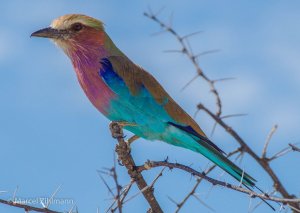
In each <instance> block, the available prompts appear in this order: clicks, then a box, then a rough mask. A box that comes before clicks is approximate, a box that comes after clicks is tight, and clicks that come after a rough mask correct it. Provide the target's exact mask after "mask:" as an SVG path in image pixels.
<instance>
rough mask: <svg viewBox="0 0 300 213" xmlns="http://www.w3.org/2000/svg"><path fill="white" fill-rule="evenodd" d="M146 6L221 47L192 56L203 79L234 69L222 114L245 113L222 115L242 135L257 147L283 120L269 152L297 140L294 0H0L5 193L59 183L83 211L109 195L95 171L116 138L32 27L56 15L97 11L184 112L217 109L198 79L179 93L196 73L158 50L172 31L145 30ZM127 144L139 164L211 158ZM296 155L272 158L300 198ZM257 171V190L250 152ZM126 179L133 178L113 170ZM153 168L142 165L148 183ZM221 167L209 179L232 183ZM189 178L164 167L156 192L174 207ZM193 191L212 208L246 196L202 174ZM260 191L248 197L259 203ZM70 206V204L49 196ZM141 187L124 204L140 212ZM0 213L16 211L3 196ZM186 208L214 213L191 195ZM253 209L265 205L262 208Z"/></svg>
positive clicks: (219, 137)
mask: <svg viewBox="0 0 300 213" xmlns="http://www.w3.org/2000/svg"><path fill="white" fill-rule="evenodd" d="M148 7H151V8H152V10H154V11H156V10H159V9H160V8H161V7H165V10H164V11H163V13H162V14H161V15H160V16H161V18H162V19H163V20H166V21H168V19H169V16H170V14H172V13H173V26H174V28H175V29H176V30H177V31H178V32H179V33H181V34H187V33H190V32H194V31H198V30H203V31H204V33H202V34H200V35H198V36H196V37H193V38H192V39H191V40H190V41H191V43H192V45H193V49H194V51H195V52H202V51H206V50H210V49H221V52H219V53H216V54H212V55H207V56H203V57H202V58H201V59H200V65H201V67H202V68H203V70H204V71H205V72H206V73H207V75H208V76H210V77H211V78H223V77H235V78H236V80H234V81H230V82H224V83H220V84H219V85H218V89H219V90H220V93H221V96H222V98H223V102H224V114H232V113H248V116H246V117H241V118H235V119H231V120H228V123H229V124H230V125H231V126H233V127H234V128H235V129H236V130H237V131H238V132H239V133H240V134H241V135H242V137H243V138H245V139H246V141H247V142H248V143H249V145H250V146H251V147H252V148H253V149H254V150H255V151H257V152H261V150H262V147H263V145H264V141H265V138H266V136H267V134H268V132H269V130H270V129H271V127H272V126H273V125H274V124H278V125H279V129H278V132H276V134H275V136H274V138H273V140H272V142H271V145H270V149H269V153H270V155H271V154H272V153H275V152H276V151H278V150H280V149H282V148H284V147H285V146H286V145H287V143H295V142H300V131H299V123H300V112H299V106H300V95H299V94H300V87H299V82H300V70H299V67H300V60H299V56H300V28H299V20H300V3H299V1H274V0H273V1H271V0H267V1H237V0H231V1H218V2H213V1H207V0H200V1H197V0H192V1H189V2H188V3H187V1H182V0H181V1H179V0H175V1H171V0H163V1H155V2H153V1H150V0H148V1H131V2H130V3H129V2H128V1H126V2H125V1H116V0H110V1H109V0H97V1H96V0H92V1H89V2H87V1H82V0H81V1H79V0H74V1H72V3H70V1H67V0H53V1H47V2H46V1H39V0H28V1H20V0H11V1H1V2H0V8H1V15H0V17H1V19H0V25H1V28H0V74H1V78H0V100H1V104H0V118H1V119H0V143H1V152H0V153H1V154H0V161H1V162H2V164H1V167H2V169H1V171H2V172H1V175H0V191H2V190H4V191H8V192H7V193H3V194H0V197H1V198H6V199H10V198H11V197H12V196H13V195H12V194H13V192H14V190H15V188H16V187H17V186H18V187H19V190H18V192H17V193H16V196H17V197H22V198H36V197H49V196H50V195H51V194H52V193H53V191H55V189H56V188H57V187H58V186H59V185H61V191H60V192H59V193H58V195H57V197H59V198H67V199H72V200H74V202H75V203H76V205H77V206H78V209H79V211H80V212H96V208H97V207H98V208H99V209H100V210H101V212H103V211H104V210H105V209H106V208H107V207H108V206H109V204H110V202H111V201H110V200H108V198H110V195H109V193H108V192H107V189H106V188H105V186H104V184H103V183H102V182H101V180H100V179H99V177H98V175H97V172H96V170H98V169H102V168H103V167H111V166H112V165H113V156H114V155H113V154H114V146H115V141H114V140H113V139H112V138H111V137H110V132H109V130H108V120H107V119H105V118H104V117H103V116H102V115H101V114H100V113H99V112H98V111H96V110H95V109H94V108H93V106H92V105H91V104H90V103H89V101H88V100H87V98H86V97H85V95H84V94H83V92H82V91H81V88H80V86H79V84H78V82H77V79H76V76H75V74H74V72H73V69H72V66H71V63H70V62H69V60H68V58H67V57H66V56H65V55H64V54H63V52H62V51H61V50H59V49H58V48H56V47H55V46H54V45H53V44H52V43H51V42H50V41H47V40H45V39H30V38H29V35H30V34H31V33H32V32H33V31H35V30H37V29H40V28H43V27H46V26H48V25H49V24H50V22H51V20H52V19H54V18H56V17H57V16H60V15H63V14H67V13H83V14H87V15H90V16H93V17H96V18H99V19H101V20H103V21H104V22H105V23H106V29H107V32H108V33H109V34H110V36H111V38H112V39H113V40H114V41H115V43H116V44H117V45H118V46H119V47H120V49H122V50H123V51H124V52H125V53H126V54H127V55H128V56H129V57H130V58H131V59H132V60H133V61H135V62H136V63H138V64H140V65H141V66H143V67H144V68H145V69H147V70H148V71H149V72H151V73H152V74H153V75H154V76H155V77H156V78H157V79H158V80H159V81H160V82H161V83H162V84H163V85H164V87H165V88H166V90H167V91H168V92H169V93H170V94H171V95H172V96H173V97H174V99H175V100H177V101H178V102H179V103H180V105H181V106H182V107H183V108H184V109H185V110H186V111H187V112H189V113H190V114H191V115H192V114H193V113H194V112H195V106H196V104H197V103H199V102H200V101H201V102H202V103H205V104H206V105H207V106H210V107H214V99H213V98H212V96H211V94H210V93H209V88H208V87H207V85H206V84H205V82H203V81H201V80H200V79H198V80H196V81H195V82H194V83H193V84H192V85H191V86H190V87H188V88H187V89H186V90H184V91H183V92H180V89H181V88H182V86H183V85H184V84H185V83H186V82H187V81H188V80H190V79H191V78H192V77H193V76H194V75H195V71H194V70H193V68H192V66H191V65H190V64H189V62H188V60H187V59H186V58H184V57H183V56H181V55H176V54H166V53H164V52H163V51H164V50H168V49H174V48H176V47H178V44H177V43H176V41H175V40H174V39H173V38H172V37H171V36H170V35H168V34H161V35H159V36H151V34H153V33H155V32H157V31H159V27H158V26H157V25H156V24H155V23H153V22H151V21H149V20H148V19H147V18H145V17H144V16H143V12H144V11H146V10H147V8H148ZM196 120H197V122H198V123H199V124H200V125H201V126H202V128H203V129H204V130H205V132H207V133H209V132H210V131H211V128H212V125H213V122H212V121H211V120H210V118H208V117H207V116H206V115H205V114H203V113H200V114H199V116H198V117H197V118H196ZM211 139H212V140H213V141H215V143H217V144H218V145H219V146H220V147H221V148H222V149H223V150H225V151H226V152H229V151H231V150H233V149H234V147H236V145H237V144H236V143H235V142H234V141H233V139H232V138H231V137H229V136H228V135H226V133H224V131H223V130H222V129H221V128H217V131H216V133H215V134H214V135H213V136H212V138H211ZM132 153H133V156H134V158H135V159H136V161H137V162H138V163H143V162H144V161H145V160H147V159H152V160H162V159H164V158H165V157H166V156H169V158H170V160H173V161H175V160H176V161H178V162H182V163H185V164H189V165H190V164H192V165H193V167H194V168H197V169H205V168H206V167H207V163H208V161H207V160H206V159H204V158H203V157H202V156H199V154H196V153H193V152H191V151H188V150H184V149H180V148H177V147H172V146H169V145H166V144H163V143H158V142H153V143H152V142H148V141H144V140H140V141H138V142H136V143H135V144H133V147H132ZM297 162H299V154H297V153H291V154H289V155H288V156H285V157H283V158H281V159H279V160H276V161H274V162H273V163H272V167H273V168H274V169H275V171H276V172H278V173H280V177H281V180H282V182H283V183H284V184H285V185H286V187H287V189H288V190H289V191H290V192H291V193H294V194H296V195H298V196H300V194H299V192H300V182H299V179H298V178H297V177H299V175H300V170H299V169H297V168H298V167H299V165H298V163H297ZM241 166H242V167H243V168H245V169H246V170H247V171H249V173H250V174H252V175H253V176H254V177H256V178H257V179H258V180H259V185H260V186H261V188H263V189H264V190H266V191H267V190H271V189H272V182H271V180H270V179H269V178H268V177H267V176H266V174H265V173H264V172H263V171H262V170H261V168H260V167H258V166H257V165H256V164H255V162H253V160H252V159H250V158H249V157H247V156H246V157H245V158H244V159H243V162H242V164H241ZM118 169H119V170H118V171H119V176H120V180H121V183H122V184H127V183H128V182H129V179H128V177H127V174H126V171H125V170H124V168H118ZM158 172H159V170H154V171H151V172H148V173H145V177H146V179H147V181H149V182H150V181H152V180H153V178H154V177H155V176H156V174H157V173H158ZM220 174H222V172H221V170H216V171H215V172H214V173H212V176H213V177H215V178H220V179H221V180H226V181H229V182H232V183H236V182H235V181H234V180H233V179H232V178H230V177H229V176H227V175H222V176H221V177H220ZM193 184H194V180H193V178H190V176H189V175H188V174H185V173H183V172H181V171H172V172H165V174H164V176H163V177H162V178H161V179H159V181H158V183H157V186H156V192H157V194H156V195H157V198H158V200H159V201H160V203H161V205H162V207H163V208H164V209H165V211H166V212H172V211H173V210H174V209H175V205H173V204H172V203H171V202H170V201H169V199H168V196H170V197H172V198H173V199H174V200H177V201H180V200H181V199H182V198H183V197H184V196H185V193H187V192H188V191H189V190H190V189H191V187H192V186H193ZM198 193H199V196H200V198H201V199H202V200H204V201H205V202H206V203H207V204H208V205H210V206H212V207H213V208H214V209H215V211H216V212H247V210H248V206H249V198H248V197H247V196H246V195H243V194H240V193H237V192H233V191H230V190H227V189H223V188H220V187H214V188H212V189H211V185H210V184H209V183H206V182H203V183H202V185H201V186H200V187H199V189H198ZM256 202H258V200H254V201H253V202H252V203H253V204H255V203H256ZM50 207H53V208H55V209H57V210H66V209H68V208H70V205H56V206H50ZM147 208H148V206H147V204H146V202H145V201H144V199H143V198H142V197H141V196H139V197H138V198H136V199H134V200H133V201H131V202H129V203H128V205H126V207H125V211H126V212H133V211H135V212H145V210H146V209H147ZM0 212H12V213H17V212H23V211H22V210H17V209H13V208H10V207H6V206H2V205H0ZM182 212H210V211H209V210H208V209H207V208H206V207H204V206H203V205H201V204H200V203H199V202H198V201H197V200H195V199H191V200H190V201H189V202H188V204H187V205H186V206H185V207H184V208H183V210H182ZM256 212H271V211H270V209H268V208H267V207H266V206H260V207H259V208H258V209H257V210H256Z"/></svg>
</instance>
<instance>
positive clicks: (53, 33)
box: [30, 27, 65, 39]
mask: <svg viewBox="0 0 300 213" xmlns="http://www.w3.org/2000/svg"><path fill="white" fill-rule="evenodd" d="M64 34H65V31H64V30H58V29H54V28H52V27H47V28H44V29H41V30H38V31H36V32H34V33H32V34H31V36H30V37H32V36H34V37H43V38H53V39H59V38H61V37H62V36H63V35H64Z"/></svg>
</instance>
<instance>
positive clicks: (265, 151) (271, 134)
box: [261, 124, 278, 158]
mask: <svg viewBox="0 0 300 213" xmlns="http://www.w3.org/2000/svg"><path fill="white" fill-rule="evenodd" d="M277 128H278V125H277V124H276V125H274V126H273V128H272V129H271V132H270V133H269V135H268V137H267V140H266V143H265V146H264V148H263V151H262V155H261V158H266V154H267V149H268V146H269V143H270V141H271V139H272V136H273V135H274V133H275V132H276V130H277Z"/></svg>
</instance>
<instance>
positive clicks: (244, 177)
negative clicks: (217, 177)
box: [198, 145, 275, 211]
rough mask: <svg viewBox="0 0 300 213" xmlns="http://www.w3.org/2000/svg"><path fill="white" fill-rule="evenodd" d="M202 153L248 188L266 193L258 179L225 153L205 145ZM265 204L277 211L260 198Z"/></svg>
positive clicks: (201, 150) (200, 150)
mask: <svg viewBox="0 0 300 213" xmlns="http://www.w3.org/2000/svg"><path fill="white" fill-rule="evenodd" d="M198 152H200V153H201V154H203V155H204V156H205V157H207V158H208V159H209V160H211V161H212V162H214V163H215V164H216V165H217V166H219V167H220V168H221V169H223V170H224V171H225V172H227V173H228V174H230V175H231V176H232V177H233V178H235V179H236V180H238V181H239V182H240V183H241V184H243V185H244V186H245V187H246V188H247V189H248V190H250V191H253V188H256V189H258V190H259V191H260V192H261V193H263V194H266V193H265V192H263V191H262V190H261V189H260V188H258V187H257V186H256V185H255V182H256V180H255V179H254V178H253V177H251V176H250V175H249V174H247V173H246V172H245V171H244V170H242V169H241V168H239V167H238V166H237V165H236V164H234V163H233V162H232V161H230V160H229V159H228V158H227V157H226V156H224V154H223V153H221V152H219V151H217V150H215V149H211V148H210V149H208V148H207V147H206V146H205V145H204V146H203V148H202V149H199V151H198ZM260 199H261V200H262V201H263V202H264V203H265V204H267V205H268V206H269V207H270V208H271V209H272V210H274V211H275V209H274V207H273V206H272V205H271V204H269V203H268V202H267V201H266V200H265V199H263V198H260Z"/></svg>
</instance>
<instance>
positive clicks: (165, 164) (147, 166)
mask: <svg viewBox="0 0 300 213" xmlns="http://www.w3.org/2000/svg"><path fill="white" fill-rule="evenodd" d="M161 166H163V167H168V168H170V169H174V168H176V169H180V170H183V171H186V172H188V173H190V174H192V175H193V176H197V177H199V178H202V179H204V180H206V181H208V182H210V183H211V184H213V185H219V186H223V187H226V188H229V189H232V190H235V191H239V192H242V193H245V194H248V195H250V196H251V197H253V198H254V197H259V198H262V199H264V200H271V201H276V202H281V203H283V204H286V203H299V202H300V198H298V199H296V198H294V199H289V198H279V197H271V196H269V195H268V194H266V193H264V194H258V193H256V192H254V191H251V190H249V189H246V188H243V187H241V186H236V185H232V184H230V183H226V182H223V181H220V180H217V179H214V178H211V177H209V176H207V175H206V174H205V173H203V172H199V171H196V170H195V169H192V168H191V167H189V166H186V165H183V164H180V163H169V162H168V161H147V162H146V163H145V164H144V165H141V166H138V167H137V170H138V171H139V172H142V171H145V170H149V169H151V168H155V167H161Z"/></svg>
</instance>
